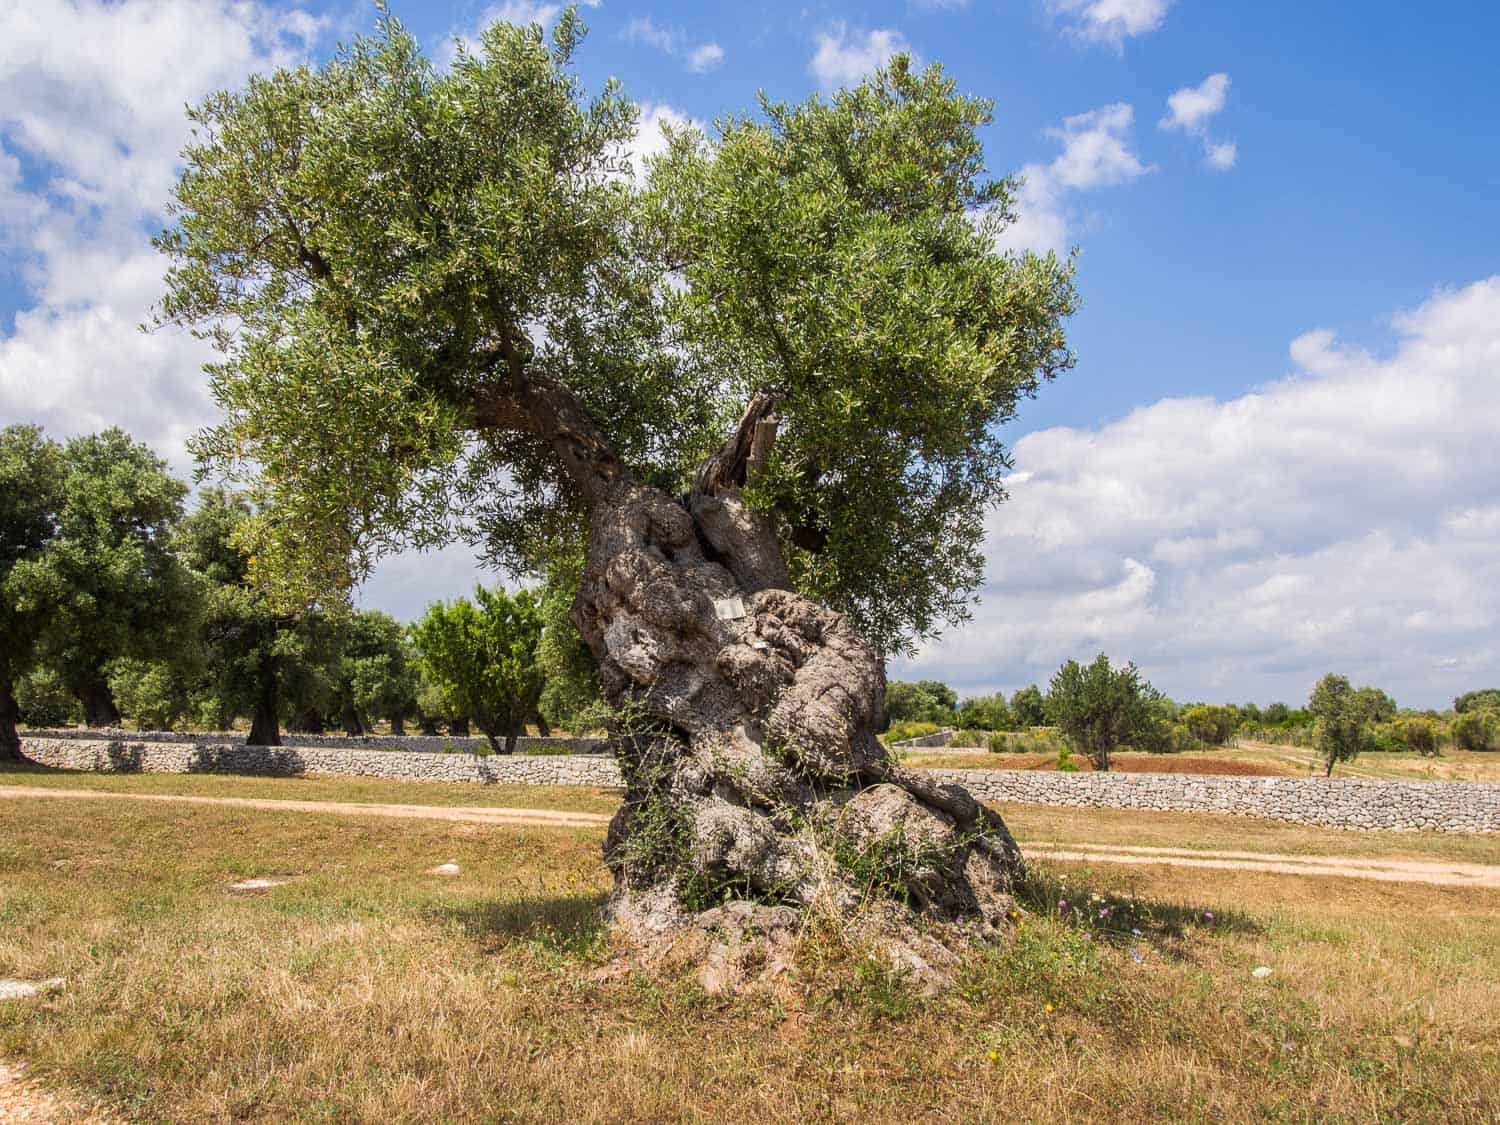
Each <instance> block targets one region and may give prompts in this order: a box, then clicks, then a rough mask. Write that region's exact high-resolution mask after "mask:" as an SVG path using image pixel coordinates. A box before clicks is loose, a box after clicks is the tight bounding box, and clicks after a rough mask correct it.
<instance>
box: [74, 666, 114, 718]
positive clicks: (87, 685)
mask: <svg viewBox="0 0 1500 1125" xmlns="http://www.w3.org/2000/svg"><path fill="white" fill-rule="evenodd" d="M77 694H78V702H79V703H81V704H82V705H83V722H84V725H85V726H87V727H92V728H94V729H96V730H99V729H103V728H106V727H108V728H114V727H118V726H119V725H120V709H119V708H118V707H116V706H115V695H114V692H112V691H110V690H109V681H108V680H106V679H105V678H104V676H103V675H102V674H101V673H98V672H95V673H93V674H91V675H90V676H89V678H88V679H86V680H85V681H84V682H83V683H82V685H80V687H79V689H78V693H77Z"/></svg>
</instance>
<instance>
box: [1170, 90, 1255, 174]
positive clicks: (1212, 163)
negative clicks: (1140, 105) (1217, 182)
mask: <svg viewBox="0 0 1500 1125" xmlns="http://www.w3.org/2000/svg"><path fill="white" fill-rule="evenodd" d="M1228 100H1229V75H1227V74H1223V73H1220V74H1210V75H1209V76H1208V77H1207V78H1205V79H1204V80H1203V81H1202V82H1200V83H1198V85H1196V86H1184V87H1183V88H1182V89H1180V90H1178V91H1177V92H1176V93H1174V94H1173V95H1171V97H1169V98H1167V115H1166V116H1165V117H1163V118H1162V119H1161V120H1160V121H1158V122H1157V126H1156V127H1157V128H1158V129H1163V130H1166V131H1168V132H1170V131H1173V130H1178V131H1181V132H1184V133H1187V134H1189V135H1191V136H1194V137H1198V138H1200V139H1201V140H1202V141H1203V161H1204V163H1205V164H1207V165H1208V166H1209V167H1210V168H1212V169H1214V170H1215V171H1218V172H1227V171H1229V169H1231V168H1233V167H1234V165H1235V161H1236V160H1237V159H1238V157H1239V146H1238V145H1237V144H1235V143H1234V142H1233V141H1216V140H1214V139H1213V138H1211V137H1209V135H1208V124H1209V122H1210V121H1212V120H1213V118H1214V117H1216V116H1217V115H1218V114H1219V113H1220V112H1221V111H1222V110H1223V108H1224V105H1225V103H1226V102H1227V101H1228Z"/></svg>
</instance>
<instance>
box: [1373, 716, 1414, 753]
mask: <svg viewBox="0 0 1500 1125" xmlns="http://www.w3.org/2000/svg"><path fill="white" fill-rule="evenodd" d="M1411 748H1412V747H1411V744H1410V742H1408V740H1407V737H1406V727H1405V724H1404V723H1381V724H1380V725H1379V726H1377V727H1376V728H1375V732H1374V733H1373V734H1372V735H1371V736H1370V749H1371V750H1372V751H1375V752H1377V753H1383V754H1405V753H1406V752H1407V751H1409V750H1410V749H1411Z"/></svg>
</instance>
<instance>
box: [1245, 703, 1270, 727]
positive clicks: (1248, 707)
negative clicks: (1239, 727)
mask: <svg viewBox="0 0 1500 1125" xmlns="http://www.w3.org/2000/svg"><path fill="white" fill-rule="evenodd" d="M1240 720H1241V721H1242V722H1246V723H1251V724H1253V725H1255V726H1259V725H1260V724H1261V723H1262V722H1264V721H1265V720H1264V718H1263V717H1262V715H1261V711H1260V708H1259V707H1257V706H1256V705H1255V704H1254V703H1241V704H1240Z"/></svg>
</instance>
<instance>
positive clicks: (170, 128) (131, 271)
mask: <svg viewBox="0 0 1500 1125" xmlns="http://www.w3.org/2000/svg"><path fill="white" fill-rule="evenodd" d="M0 23H3V26H4V27H5V28H6V35H5V36H4V37H3V38H0V202H3V204H4V207H3V212H4V214H5V216H6V219H5V220H4V231H3V232H0V234H3V237H4V238H5V239H6V243H7V250H8V252H9V254H10V255H11V256H12V258H13V260H15V261H17V262H19V263H20V277H21V280H22V282H23V284H24V286H25V288H26V290H27V296H26V297H25V298H23V300H24V307H22V308H21V309H20V310H19V311H18V312H17V313H16V315H15V320H14V324H13V326H12V328H11V330H10V331H9V332H8V333H6V334H3V335H0V417H3V418H5V419H7V420H9V419H27V420H32V421H37V422H40V423H42V424H44V425H45V426H46V427H47V428H48V429H49V430H50V431H51V432H53V433H54V434H55V435H57V436H67V435H70V434H75V433H80V432H85V431H89V430H94V429H98V428H100V427H103V426H105V425H110V424H118V425H123V426H125V427H127V428H129V429H131V430H132V432H134V433H135V434H136V435H137V436H138V437H141V438H142V439H144V440H147V441H149V442H151V443H152V444H153V445H154V446H156V447H157V449H159V450H160V451H161V452H162V454H163V455H165V456H167V457H168V458H169V460H171V461H172V462H173V464H174V465H175V466H176V467H177V468H178V470H179V471H184V470H185V469H186V467H187V458H186V453H185V450H184V449H183V445H182V443H183V440H184V439H185V438H186V437H187V435H188V434H190V433H191V432H193V431H194V430H195V429H196V428H198V427H199V426H200V425H202V424H203V423H205V422H207V421H208V420H209V419H210V418H211V417H212V408H211V405H210V403H209V401H208V397H207V395H206V393H205V391H204V380H203V376H202V374H201V372H200V367H201V364H202V363H203V361H204V360H205V359H206V358H208V353H207V349H206V348H205V346H204V345H203V344H202V343H201V342H199V341H197V340H194V339H193V338H192V337H191V336H190V335H187V334H185V333H172V332H161V333H155V334H152V335H145V334H143V333H141V332H140V331H139V330H138V325H139V324H140V323H142V322H143V321H144V320H146V319H147V318H148V316H149V312H150V308H151V305H152V303H153V302H154V301H155V299H156V298H157V297H158V296H159V295H160V292H161V278H162V267H163V263H162V261H161V260H160V259H159V257H158V255H157V254H156V253H155V252H154V251H153V250H152V249H151V247H150V244H149V236H150V234H151V233H152V232H153V230H154V229H155V228H156V227H158V226H159V225H160V223H161V210H162V208H163V205H164V204H165V203H166V201H167V198H168V196H169V194H170V191H171V188H172V185H173V182H174V179H175V175H176V167H177V158H178V152H179V150H180V149H181V148H182V146H183V144H184V143H185V142H186V140H187V138H188V123H187V120H186V118H185V117H184V115H183V105H184V104H186V103H193V102H197V101H200V100H201V99H202V98H203V97H204V96H205V95H206V94H208V93H209V92H211V91H213V90H215V89H219V88H223V87H232V86H238V85H239V84H240V83H242V82H243V81H244V79H245V77H246V76H247V75H248V74H249V73H251V72H253V71H268V70H271V69H274V68H276V67H278V66H284V65H288V64H291V63H294V62H297V61H299V60H300V59H302V58H304V57H305V56H306V54H307V53H308V51H309V49H310V47H311V45H312V44H313V42H314V41H315V40H316V39H317V38H318V37H319V35H320V34H321V33H322V32H323V30H324V24H323V22H322V21H321V20H320V19H318V18H316V17H313V16H311V15H309V14H308V13H306V12H303V11H299V10H296V9H274V10H273V9H269V8H261V7H259V6H256V5H252V4H246V3H238V2H231V0H149V2H147V0H136V2H126V3H108V4H107V3H102V2H99V0H71V2H64V3H51V4H22V3H15V2H6V3H0ZM23 160H24V164H25V174H24V175H23V174H22V170H21V161H23Z"/></svg>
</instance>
